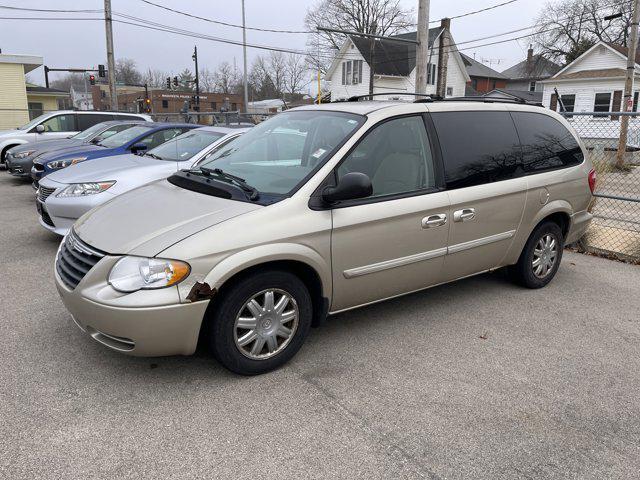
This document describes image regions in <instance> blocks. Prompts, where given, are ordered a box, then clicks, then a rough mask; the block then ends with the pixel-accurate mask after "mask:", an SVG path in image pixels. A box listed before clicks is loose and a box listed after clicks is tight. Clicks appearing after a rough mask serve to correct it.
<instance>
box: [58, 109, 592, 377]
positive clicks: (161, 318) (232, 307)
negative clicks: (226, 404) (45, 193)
mask: <svg viewBox="0 0 640 480" xmlns="http://www.w3.org/2000/svg"><path fill="white" fill-rule="evenodd" d="M594 185H595V173H594V170H593V169H592V166H591V163H590V161H589V159H588V158H587V157H586V155H585V149H584V147H583V145H582V144H581V142H580V140H579V139H578V137H577V136H576V134H575V132H574V131H573V130H572V128H571V127H570V125H569V124H568V123H567V122H566V121H565V120H564V119H563V118H562V117H560V116H559V115H558V114H556V113H555V112H551V111H549V110H545V109H543V108H541V107H536V106H529V105H520V104H515V103H506V102H505V103H489V102H487V101H484V102H476V101H456V100H453V101H451V100H449V101H447V100H443V101H430V102H429V101H419V102H415V103H402V102H397V101H396V102H382V101H380V102H378V101H349V102H343V103H331V104H324V105H321V106H306V107H300V108H296V109H292V110H289V111H287V112H284V113H281V114H278V115H277V116H274V117H272V118H270V119H269V120H267V121H265V122H263V123H261V124H259V125H258V126H256V127H254V128H253V129H252V130H250V131H249V132H247V133H246V134H244V135H243V136H242V137H240V138H239V139H237V140H235V141H234V142H232V143H230V144H229V145H228V146H227V147H225V148H223V149H221V150H219V151H217V152H216V153H215V154H214V155H213V156H212V157H210V158H209V159H207V161H205V162H203V163H201V164H198V165H197V167H195V168H192V169H189V170H182V171H180V172H177V173H176V174H174V175H172V176H170V177H169V178H167V179H164V180H160V181H157V182H154V183H151V184H148V185H145V186H142V187H140V188H137V189H135V190H132V191H130V192H128V193H125V194H123V195H120V196H119V197H117V198H115V199H113V200H111V201H110V202H107V203H106V204H104V205H102V206H100V207H98V208H96V209H94V210H91V211H90V212H89V213H87V214H85V215H84V216H82V217H81V218H80V219H79V220H78V221H77V223H76V224H75V225H74V226H73V228H72V230H71V231H70V233H69V234H68V235H67V236H66V237H65V239H64V240H63V241H62V243H61V245H60V248H59V250H58V253H57V255H56V261H55V279H56V284H57V288H58V291H59V293H60V295H61V297H62V300H63V302H64V304H65V305H66V307H67V309H68V310H69V311H70V312H71V314H72V317H73V319H74V321H75V323H76V324H77V325H78V326H79V327H80V328H81V329H82V330H83V331H84V332H86V333H87V334H88V335H89V336H91V337H92V338H93V339H95V340H96V341H98V342H100V343H102V344H103V345H105V346H107V347H109V348H111V349H113V350H117V351H120V352H123V353H127V354H131V355H141V356H157V355H172V354H183V355H188V354H191V353H193V352H194V351H195V349H196V346H197V345H198V342H199V341H200V342H202V343H204V344H208V345H209V347H210V348H211V350H212V352H213V354H214V356H215V357H216V358H217V359H218V360H219V361H220V362H221V363H222V364H223V365H224V366H226V367H227V368H229V369H230V370H232V371H234V372H237V373H240V374H246V375H249V374H258V373H263V372H266V371H269V370H272V369H274V368H276V367H278V366H280V365H282V364H283V363H285V362H286V361H287V360H289V359H290V358H291V357H292V356H293V355H294V354H295V353H296V352H297V351H298V350H299V349H300V347H301V346H302V344H303V342H304V340H305V338H306V336H307V334H308V333H309V329H310V327H311V326H312V325H318V324H320V323H321V322H322V321H323V319H324V318H325V317H326V316H327V315H330V314H336V313H338V312H343V311H345V310H349V309H353V308H356V307H360V306H363V305H369V304H372V303H375V302H379V301H382V300H385V299H389V298H393V297H397V296H400V295H405V294H407V293H410V292H416V291H419V290H422V289H426V288H429V287H432V286H434V285H438V284H442V283H445V282H451V281H454V280H456V279H460V278H464V277H468V276H470V275H475V274H478V273H482V272H487V271H491V270H496V269H499V268H502V267H507V269H508V271H509V272H510V274H511V276H512V277H513V278H514V279H515V280H516V281H517V282H518V283H520V284H521V285H523V286H524V287H528V288H540V287H544V286H545V285H546V284H548V283H549V282H550V281H551V279H552V278H553V277H554V275H555V274H556V272H557V270H558V268H559V266H560V261H561V258H562V249H563V246H564V245H565V244H567V243H571V242H574V241H576V240H577V239H578V238H579V237H580V236H581V235H582V234H583V233H584V231H585V229H586V228H587V226H588V225H589V222H590V220H591V214H590V213H589V212H588V210H587V207H588V205H589V201H590V200H591V197H592V192H593V189H594Z"/></svg>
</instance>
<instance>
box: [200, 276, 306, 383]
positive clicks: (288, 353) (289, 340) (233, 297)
mask: <svg viewBox="0 0 640 480" xmlns="http://www.w3.org/2000/svg"><path fill="white" fill-rule="evenodd" d="M213 315H214V316H213V318H212V322H213V323H212V326H211V327H212V328H211V335H210V346H211V349H212V351H213V354H214V356H215V357H216V359H217V360H218V361H219V362H220V363H221V364H222V365H224V366H225V367H226V368H228V369H229V370H231V371H233V372H236V373H239V374H241V375H256V374H260V373H265V372H268V371H270V370H273V369H275V368H278V367H279V366H281V365H283V364H284V363H286V362H287V361H289V360H290V359H291V358H292V357H293V356H294V355H295V354H296V353H297V351H298V350H299V349H300V347H301V346H302V344H303V343H304V340H305V338H306V336H307V334H308V333H309V328H310V326H311V318H312V303H311V296H310V295H309V291H308V290H307V288H306V286H305V285H304V283H303V282H302V281H301V280H300V279H299V278H298V277H296V276H295V275H293V274H291V273H289V272H285V271H275V270H274V271H265V272H260V273H257V274H254V275H252V276H251V277H248V278H246V279H244V280H243V281H241V282H238V283H237V284H236V285H234V286H233V287H231V289H230V290H228V291H227V292H226V293H225V294H224V296H223V297H222V298H221V299H220V303H219V304H218V305H217V308H215V310H214V312H213Z"/></svg>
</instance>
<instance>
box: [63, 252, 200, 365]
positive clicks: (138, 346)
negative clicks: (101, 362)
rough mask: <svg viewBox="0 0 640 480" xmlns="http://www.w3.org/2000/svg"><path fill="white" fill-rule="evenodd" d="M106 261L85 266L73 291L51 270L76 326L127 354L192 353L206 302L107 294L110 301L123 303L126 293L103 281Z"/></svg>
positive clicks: (116, 297) (116, 298) (114, 298)
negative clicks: (143, 302) (149, 302)
mask: <svg viewBox="0 0 640 480" xmlns="http://www.w3.org/2000/svg"><path fill="white" fill-rule="evenodd" d="M111 258H113V257H111ZM108 260H109V257H105V259H103V260H102V261H101V262H99V264H97V265H96V266H95V267H94V268H93V269H92V270H94V269H95V270H97V272H93V271H89V273H88V274H87V275H86V277H85V278H84V279H83V280H82V281H81V282H80V284H78V286H77V287H76V288H75V289H73V290H70V289H69V288H68V287H67V286H66V285H65V284H64V283H63V282H62V279H61V278H60V276H59V275H58V273H57V272H55V269H54V275H55V282H56V287H57V289H58V293H59V294H60V297H61V298H62V302H63V303H64V306H65V307H66V308H67V310H68V311H69V313H71V316H72V318H73V320H74V322H75V323H76V325H77V326H78V327H80V329H82V330H83V331H84V332H85V333H87V334H88V335H90V336H91V337H92V338H93V339H94V340H96V341H98V342H99V343H102V344H103V345H105V346H107V347H109V348H111V349H112V350H116V351H119V352H122V353H125V354H128V355H134V356H141V357H155V356H164V355H191V354H192V353H193V352H195V350H196V347H197V344H198V337H199V334H200V326H201V324H202V320H203V318H204V314H205V311H206V309H207V306H208V304H209V302H208V301H201V302H193V303H174V304H168V305H161V306H126V307H123V306H119V305H113V304H109V303H107V302H109V299H111V300H112V301H111V303H118V302H119V301H120V303H123V302H121V300H122V299H123V297H124V296H123V295H122V294H118V293H117V292H115V291H114V290H113V289H112V288H111V287H110V286H109V285H108V284H107V281H106V275H104V273H107V274H108V271H107V272H105V271H104V265H100V263H104V262H105V261H106V263H111V262H109V261H108ZM101 267H102V268H101ZM109 268H110V267H109ZM109 290H111V291H109ZM167 290H171V289H167ZM83 292H86V293H89V294H90V295H92V296H93V294H95V296H96V297H97V298H95V299H90V298H87V296H86V295H85V294H83ZM157 292H158V291H157V290H155V291H154V290H147V291H140V292H135V293H134V294H130V295H145V294H148V296H150V297H151V296H157ZM167 296H168V295H167ZM176 298H177V294H176ZM100 300H102V301H100ZM131 303H132V304H135V303H137V302H131Z"/></svg>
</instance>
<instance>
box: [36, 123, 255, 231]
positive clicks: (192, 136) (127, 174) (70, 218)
mask: <svg viewBox="0 0 640 480" xmlns="http://www.w3.org/2000/svg"><path fill="white" fill-rule="evenodd" d="M247 130H248V129H247V128H229V127H203V128H198V129H195V130H190V131H188V132H186V133H183V134H182V135H180V136H179V137H176V138H174V139H173V140H170V141H168V142H166V143H163V144H162V145H160V146H158V147H156V148H154V149H152V150H149V151H148V152H146V153H145V154H144V155H132V154H125V155H118V156H115V157H106V158H98V159H96V160H94V161H92V162H85V163H80V164H78V165H76V166H75V167H73V168H66V169H64V170H61V171H58V172H53V173H52V174H51V175H48V176H46V177H45V178H43V179H42V180H41V181H40V185H39V188H38V192H37V196H36V204H37V209H38V214H39V215H40V224H41V225H42V226H43V227H44V228H46V229H47V230H50V231H52V232H55V233H57V234H59V235H66V234H67V233H68V231H69V229H70V228H71V226H72V225H73V223H74V222H75V221H76V220H77V219H78V218H79V217H80V216H82V215H83V214H84V213H86V212H88V211H89V210H91V209H92V208H94V207H96V206H97V205H101V204H103V203H104V202H106V201H108V200H110V199H112V198H114V197H117V196H118V195H121V194H123V193H124V192H128V191H129V190H132V189H134V188H136V187H139V186H141V185H144V184H146V183H149V182H152V181H154V180H159V179H161V178H167V177H168V176H170V175H171V174H173V173H175V172H176V171H178V170H182V169H190V168H193V166H194V165H197V164H198V163H199V162H201V161H204V160H205V159H206V158H208V157H209V156H210V155H212V154H213V153H215V152H217V151H218V150H219V149H222V148H226V146H227V145H228V144H229V142H230V141H231V140H233V139H235V138H237V137H239V136H240V135H242V134H243V133H244V132H246V131H247Z"/></svg>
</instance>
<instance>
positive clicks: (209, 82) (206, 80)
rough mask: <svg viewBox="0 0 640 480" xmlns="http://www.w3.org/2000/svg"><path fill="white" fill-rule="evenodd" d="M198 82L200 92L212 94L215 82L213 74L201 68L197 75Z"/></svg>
mask: <svg viewBox="0 0 640 480" xmlns="http://www.w3.org/2000/svg"><path fill="white" fill-rule="evenodd" d="M198 81H199V82H200V91H201V92H213V91H215V87H216V81H215V75H214V73H213V72H212V71H211V70H209V69H208V68H206V67H205V68H201V69H200V73H199V74H198Z"/></svg>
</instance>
